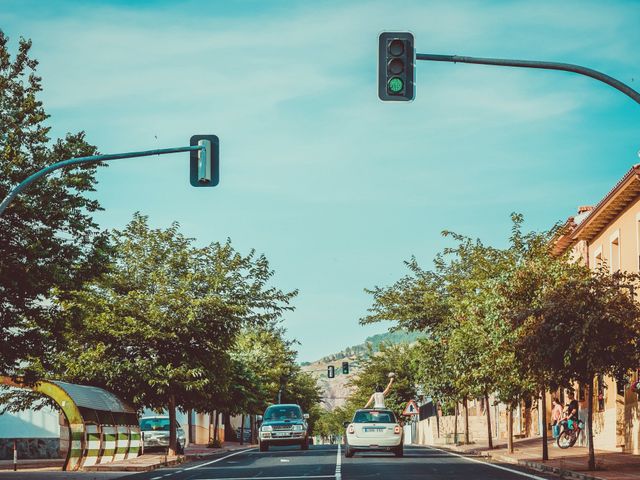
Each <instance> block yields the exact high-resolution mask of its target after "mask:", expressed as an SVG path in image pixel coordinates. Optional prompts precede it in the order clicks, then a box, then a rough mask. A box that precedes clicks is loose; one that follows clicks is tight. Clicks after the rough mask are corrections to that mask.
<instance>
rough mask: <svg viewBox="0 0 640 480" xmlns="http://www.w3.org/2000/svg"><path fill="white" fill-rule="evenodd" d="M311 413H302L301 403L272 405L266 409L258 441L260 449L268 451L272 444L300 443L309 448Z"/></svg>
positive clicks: (302, 447) (304, 448) (306, 448)
mask: <svg viewBox="0 0 640 480" xmlns="http://www.w3.org/2000/svg"><path fill="white" fill-rule="evenodd" d="M308 418H309V415H308V414H307V413H304V414H303V413H302V409H301V408H300V406H299V405H294V404H278V405H271V406H270V407H269V408H267V409H266V410H265V411H264V415H263V416H262V418H261V419H259V420H261V421H262V424H261V425H260V435H259V438H258V442H259V444H260V451H261V452H266V451H267V450H269V447H270V446H271V445H300V448H301V449H302V450H308V449H309V433H308V429H309V426H308V425H307V419H308Z"/></svg>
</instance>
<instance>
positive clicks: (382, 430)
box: [364, 427, 384, 432]
mask: <svg viewBox="0 0 640 480" xmlns="http://www.w3.org/2000/svg"><path fill="white" fill-rule="evenodd" d="M364 431H365V432H384V428H373V427H365V428H364Z"/></svg>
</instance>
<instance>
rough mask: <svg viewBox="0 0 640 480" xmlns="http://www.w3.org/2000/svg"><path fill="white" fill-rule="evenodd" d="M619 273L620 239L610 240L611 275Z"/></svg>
mask: <svg viewBox="0 0 640 480" xmlns="http://www.w3.org/2000/svg"><path fill="white" fill-rule="evenodd" d="M619 271H620V237H618V236H616V237H615V238H614V239H613V240H611V273H615V272H619Z"/></svg>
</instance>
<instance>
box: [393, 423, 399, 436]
mask: <svg viewBox="0 0 640 480" xmlns="http://www.w3.org/2000/svg"><path fill="white" fill-rule="evenodd" d="M400 432H401V430H400V425H396V426H395V427H393V433H395V434H399V433H400Z"/></svg>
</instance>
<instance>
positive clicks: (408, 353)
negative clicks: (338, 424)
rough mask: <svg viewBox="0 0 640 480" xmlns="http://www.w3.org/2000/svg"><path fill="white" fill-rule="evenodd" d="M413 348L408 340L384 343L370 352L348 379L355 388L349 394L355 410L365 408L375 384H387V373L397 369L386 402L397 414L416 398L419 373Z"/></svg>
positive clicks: (351, 404)
mask: <svg viewBox="0 0 640 480" xmlns="http://www.w3.org/2000/svg"><path fill="white" fill-rule="evenodd" d="M413 348H414V347H413V346H412V345H408V344H396V345H393V344H390V345H381V346H380V351H379V352H377V353H375V354H374V353H371V355H369V356H368V358H367V359H366V360H365V361H364V362H363V363H362V367H361V369H360V370H359V371H358V375H357V376H355V377H352V378H351V380H350V381H349V383H348V386H349V387H351V388H353V392H352V394H351V395H350V396H349V404H350V406H351V410H352V411H353V410H355V408H363V407H364V406H365V404H366V403H367V402H368V401H369V398H370V397H371V395H372V394H373V392H375V389H376V386H381V387H383V388H384V387H385V386H386V385H387V383H388V382H389V378H388V374H389V373H390V372H394V373H395V374H396V380H395V382H394V383H393V386H392V387H391V391H390V392H389V394H388V396H387V397H386V398H385V405H386V406H387V408H390V409H392V410H394V411H395V412H396V415H398V416H400V415H401V413H402V411H403V410H404V408H405V406H406V405H407V402H408V401H409V400H412V399H414V398H416V375H415V370H414V368H413V367H414V364H413V362H412V361H411V358H412V356H413V352H412V350H413ZM349 420H350V419H349Z"/></svg>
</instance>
